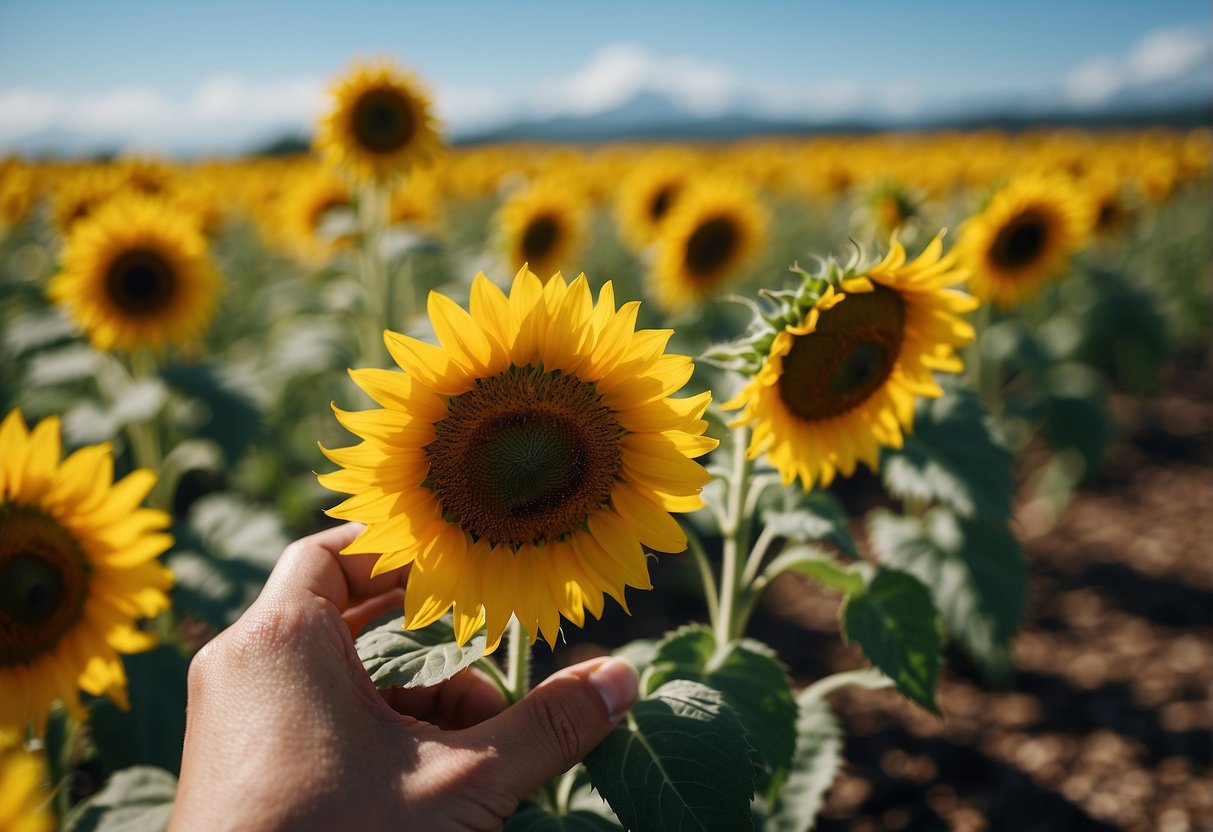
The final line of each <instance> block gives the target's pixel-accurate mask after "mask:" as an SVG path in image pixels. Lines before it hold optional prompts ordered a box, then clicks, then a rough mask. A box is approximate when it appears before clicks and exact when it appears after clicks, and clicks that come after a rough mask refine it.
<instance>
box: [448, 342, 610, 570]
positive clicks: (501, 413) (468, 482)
mask: <svg viewBox="0 0 1213 832" xmlns="http://www.w3.org/2000/svg"><path fill="white" fill-rule="evenodd" d="M448 414H449V415H447V416H446V417H445V418H443V419H442V420H440V421H439V422H438V423H437V424H436V425H435V426H434V427H435V431H436V433H437V438H436V439H435V440H434V441H433V442H431V443H430V444H429V445H428V446H427V447H426V454H427V456H428V457H429V461H430V475H429V481H428V482H429V485H430V487H431V488H433V490H434V492H435V494H436V495H437V496H438V500H439V502H440V503H441V505H442V510H443V513H444V515H446V517H447V518H448V519H450V520H451V521H452V522H457V523H458V524H459V525H460V526H462V527H463V529H464V530H465V531H467V532H468V533H469V534H472V535H474V536H475V537H477V538H487V539H488V540H489V541H490V542H491V543H493V544H497V543H507V544H510V545H512V546H515V547H517V546H520V545H522V544H523V543H530V542H541V541H545V540H556V539H559V538H561V537H563V536H565V535H567V534H569V533H571V532H573V531H575V530H576V529H578V528H580V527H581V526H583V525H584V523H585V521H586V519H587V518H588V517H589V515H590V513H591V512H592V511H594V510H595V509H597V508H600V507H601V506H602V505H604V504H605V503H606V502H607V500H608V499H609V498H610V494H611V486H612V485H614V483H615V480H616V475H617V474H618V472H619V466H620V458H621V454H620V444H619V440H620V437H621V436H622V433H623V431H622V428H620V426H619V421H618V419H616V417H615V414H614V412H613V411H612V410H611V409H610V408H608V407H606V406H605V405H603V404H602V402H601V401H600V399H599V397H598V393H597V391H596V390H595V389H594V385H592V384H589V383H586V382H584V381H581V380H580V379H578V378H576V377H575V376H570V375H563V374H561V373H559V372H555V371H553V372H546V373H545V372H543V371H542V370H540V369H537V368H535V367H529V366H528V367H511V368H510V369H509V370H507V371H506V372H504V373H502V374H501V375H498V376H493V377H491V378H485V379H479V380H477V382H476V386H475V387H474V388H472V389H471V390H469V391H467V392H466V393H461V394H460V395H458V396H455V397H454V398H452V399H451V400H450V402H449V404H448Z"/></svg>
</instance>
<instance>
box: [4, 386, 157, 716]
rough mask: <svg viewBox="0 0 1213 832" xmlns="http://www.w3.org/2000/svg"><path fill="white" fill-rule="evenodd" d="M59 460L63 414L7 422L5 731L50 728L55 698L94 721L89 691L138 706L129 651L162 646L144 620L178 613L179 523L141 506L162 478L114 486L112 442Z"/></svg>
mask: <svg viewBox="0 0 1213 832" xmlns="http://www.w3.org/2000/svg"><path fill="white" fill-rule="evenodd" d="M59 456H60V439H59V420H58V418H57V417H49V418H46V419H43V420H42V421H41V422H40V423H39V424H38V425H37V427H35V428H34V430H33V431H32V432H30V431H28V430H27V428H26V425H25V420H24V419H23V418H22V416H21V413H20V412H19V411H16V410H14V411H12V412H11V413H9V414H8V416H7V417H6V418H5V419H4V421H3V423H0V691H3V693H4V695H3V696H0V730H4V729H6V728H9V729H11V728H16V729H17V730H18V731H20V730H23V728H24V726H25V725H26V724H28V723H29V722H31V721H32V722H33V724H34V728H35V730H36V731H37V732H38V733H42V732H43V731H44V730H45V726H46V715H47V712H48V711H49V710H50V707H51V703H52V702H54V701H55V700H61V701H62V702H63V703H64V705H65V706H66V707H67V709H68V711H69V712H70V713H72V714H73V715H74V716H75V717H76V718H78V719H84V718H86V717H87V714H86V713H85V711H84V709H83V708H82V707H81V705H80V699H79V696H78V692H77V689H79V690H83V691H85V692H86V693H90V694H92V695H94V696H102V695H105V696H109V697H110V698H111V699H113V700H114V702H115V703H116V704H118V705H119V706H120V707H123V708H125V707H127V702H126V675H125V673H124V672H123V669H122V661H121V659H120V657H119V655H118V654H119V653H135V652H139V651H141V650H146V649H148V648H149V647H152V646H153V645H154V644H155V641H156V640H155V638H154V637H153V636H152V635H151V634H149V633H145V632H143V631H141V630H139V629H138V627H137V626H136V619H138V618H143V617H151V616H154V615H158V614H159V613H161V612H163V611H164V610H166V609H168V606H169V598H168V595H167V594H166V593H167V591H168V590H169V588H170V587H171V586H172V582H173V576H172V573H171V572H169V571H168V569H166V568H165V567H164V566H162V565H161V564H160V562H159V561H157V560H156V558H157V556H159V555H160V554H161V553H162V552H164V551H165V550H167V549H168V548H169V546H171V545H172V542H173V538H172V537H171V536H170V535H168V534H166V533H165V532H164V530H165V529H167V528H168V526H169V523H170V518H169V516H168V515H167V514H166V513H164V512H163V511H158V510H155V509H150V508H139V503H140V502H141V501H142V500H143V498H144V497H145V496H147V493H148V492H149V491H150V490H151V488H152V486H153V485H154V484H155V482H156V475H155V474H153V473H152V472H151V471H148V470H144V469H140V470H138V471H135V472H134V473H132V474H130V475H128V476H127V477H125V478H124V479H122V480H121V481H119V482H117V483H115V482H113V458H112V456H111V453H110V447H109V445H108V444H102V445H90V446H88V447H85V448H82V449H80V450H78V451H76V452H75V453H73V454H72V455H71V456H69V457H68V458H67V459H65V460H63V461H62V463H60V459H59Z"/></svg>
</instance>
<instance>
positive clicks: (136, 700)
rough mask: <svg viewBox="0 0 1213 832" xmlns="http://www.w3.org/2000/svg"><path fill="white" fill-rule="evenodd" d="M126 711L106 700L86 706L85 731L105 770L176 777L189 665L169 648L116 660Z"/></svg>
mask: <svg viewBox="0 0 1213 832" xmlns="http://www.w3.org/2000/svg"><path fill="white" fill-rule="evenodd" d="M122 666H123V668H124V669H125V670H126V679H127V694H128V695H129V696H130V702H131V707H130V710H126V711H124V710H121V709H119V708H118V707H117V706H116V705H114V703H113V702H111V701H110V700H108V699H95V700H92V701H91V703H90V711H91V718H90V727H91V730H92V735H93V740H94V742H95V743H96V745H97V753H98V756H100V758H101V762H102V763H103V764H104V765H105V768H106V769H107V770H108V771H117V770H118V769H123V768H127V767H129V766H135V765H145V766H156V767H158V768H162V769H165V770H166V771H170V772H172V773H174V774H176V773H177V772H178V771H179V770H180V767H181V743H182V740H183V738H184V737H185V693H186V678H187V676H188V673H189V661H188V660H187V659H186V658H185V657H184V656H182V655H181V654H180V653H179V652H177V651H176V650H175V649H173V648H172V647H169V646H167V645H161V646H160V647H157V648H155V649H154V650H149V651H148V652H146V653H134V654H132V655H126V656H123V657H122Z"/></svg>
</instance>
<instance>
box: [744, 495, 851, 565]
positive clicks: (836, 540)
mask: <svg viewBox="0 0 1213 832" xmlns="http://www.w3.org/2000/svg"><path fill="white" fill-rule="evenodd" d="M780 496H781V498H782V502H783V505H782V506H779V507H772V508H770V509H768V510H767V511H764V512H763V515H762V522H763V525H764V526H766V527H768V528H769V529H770V530H771V532H772V533H774V534H777V535H779V536H780V537H784V538H787V539H788V540H792V541H796V542H808V541H813V540H822V541H825V542H827V543H832V544H834V545H835V546H837V547H838V548H839V550H841V551H842V552H845V553H846V554H848V555H850V556H851V557H855V556H856V554H857V551H856V549H855V541H854V539H853V538H852V537H851V528H850V521H849V519H848V517H847V513H846V510H845V509H844V508H843V507H842V504H841V503H839V502H838V499H837V498H836V497H835V496H834V495H833V494H830V493H829V492H826V491H810V492H809V493H808V494H800V493H798V492H796V491H793V490H791V489H787V488H785V489H780Z"/></svg>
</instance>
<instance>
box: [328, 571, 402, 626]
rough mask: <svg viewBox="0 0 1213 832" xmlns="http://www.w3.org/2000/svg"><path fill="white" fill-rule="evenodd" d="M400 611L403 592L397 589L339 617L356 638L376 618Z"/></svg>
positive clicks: (363, 603)
mask: <svg viewBox="0 0 1213 832" xmlns="http://www.w3.org/2000/svg"><path fill="white" fill-rule="evenodd" d="M407 570H408V567H405V571H407ZM402 609H404V590H403V589H400V588H399V587H397V588H395V589H389V590H388V591H387V592H385V593H383V594H382V595H380V596H378V597H376V598H371V599H369V600H367V601H363V602H362V603H361V604H358V605H357V606H355V607H350V608H349V609H348V610H346V611H345V612H343V613H342V614H341V617H342V618H344V619H345V624H346V626H347V627H349V628H350V635H351V636H352V637H354V638H358V635H359V634H360V633H361V632H362V631H363V630H365V629H366V626H367V625H368V624H370V623H371V622H372V621H374V620H375V619H376V618H379V617H380V616H383V615H387V614H388V613H390V612H398V611H399V610H402Z"/></svg>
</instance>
